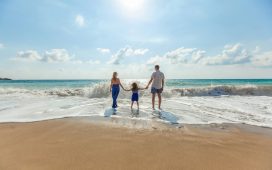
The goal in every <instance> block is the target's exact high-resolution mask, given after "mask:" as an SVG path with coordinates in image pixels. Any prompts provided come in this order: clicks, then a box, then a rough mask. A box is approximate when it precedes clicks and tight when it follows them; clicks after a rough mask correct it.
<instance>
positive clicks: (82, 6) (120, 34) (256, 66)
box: [0, 0, 272, 79]
mask: <svg viewBox="0 0 272 170" xmlns="http://www.w3.org/2000/svg"><path fill="white" fill-rule="evenodd" d="M271 17H272V1H271V0H222V1H217V0H190V1H185V0H82V1H76V0H69V1H64V0H40V1H35V0H25V1H21V0H0V61H1V63H0V77H1V76H2V77H11V78H14V79H83V78H107V77H110V76H111V73H112V71H118V72H119V75H120V77H122V78H148V77H149V76H150V74H151V71H152V69H153V65H154V64H160V65H161V69H162V70H163V71H164V72H165V74H166V76H167V77H168V78H271V72H272V45H271V44H272V31H271V30H272V20H271Z"/></svg>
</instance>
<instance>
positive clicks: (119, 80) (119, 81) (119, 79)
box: [118, 79, 125, 90]
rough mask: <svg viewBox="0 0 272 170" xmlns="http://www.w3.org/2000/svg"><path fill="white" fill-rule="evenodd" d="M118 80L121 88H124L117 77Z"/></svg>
mask: <svg viewBox="0 0 272 170" xmlns="http://www.w3.org/2000/svg"><path fill="white" fill-rule="evenodd" d="M118 81H119V84H120V86H121V87H122V89H123V90H125V88H124V87H123V85H122V83H121V81H120V79H118Z"/></svg>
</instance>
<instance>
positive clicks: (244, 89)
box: [0, 82, 272, 98]
mask: <svg viewBox="0 0 272 170" xmlns="http://www.w3.org/2000/svg"><path fill="white" fill-rule="evenodd" d="M139 84H140V86H141V87H144V86H143V85H141V82H139ZM124 86H125V87H129V83H126V84H124ZM13 93H22V94H33V95H55V96H60V97H66V96H82V97H88V98H107V97H110V96H111V95H110V90H109V83H106V82H103V83H98V84H95V85H92V86H90V87H83V88H48V89H27V88H14V87H1V88H0V94H13ZM140 94H141V96H148V95H150V89H148V90H144V91H140ZM130 95H131V93H130V92H125V91H123V90H121V92H120V95H119V97H120V98H129V97H130ZM221 95H239V96H272V86H254V85H221V86H220V85H219V86H208V87H190V88H189V87H188V88H171V87H166V88H165V89H164V92H163V96H164V97H166V98H170V97H177V96H221Z"/></svg>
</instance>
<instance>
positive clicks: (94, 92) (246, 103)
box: [0, 87, 272, 127]
mask: <svg viewBox="0 0 272 170" xmlns="http://www.w3.org/2000/svg"><path fill="white" fill-rule="evenodd" d="M85 90H86V89H85ZM69 93H70V92H67V94H69ZM86 94H87V95H86ZM130 95H131V93H129V92H122V94H121V98H120V99H119V108H118V111H117V116H115V117H114V118H115V119H118V120H119V123H120V122H121V124H124V122H127V121H122V119H123V120H125V119H126V120H127V119H132V120H135V119H136V120H141V121H144V122H154V121H155V122H156V121H158V122H165V123H170V124H171V123H180V124H209V123H224V122H226V123H246V124H250V125H256V126H266V127H272V97H271V96H250V95H249V96H239V95H229V96H224V95H223V96H205V95H204V96H195V97H190V96H180V95H172V96H171V97H167V98H166V97H164V98H163V110H164V112H162V114H161V115H158V116H157V117H156V116H155V117H154V115H153V114H152V110H151V98H150V94H149V93H148V92H146V93H143V94H142V95H141V97H140V112H139V114H138V115H137V114H134V113H132V112H131V111H130ZM60 96H66V97H60ZM86 96H87V97H86ZM97 96H99V97H97ZM101 96H102V97H101ZM108 96H109V92H107V91H106V90H104V89H103V88H102V89H101V90H100V87H99V88H98V89H96V87H94V88H93V89H91V90H90V92H89V93H88V91H87V92H86V91H85V93H82V94H81V93H80V95H70V94H69V95H52V94H48V93H46V92H45V93H44V92H40V91H37V92H33V91H31V90H29V91H25V90H22V91H20V92H18V91H16V92H14V91H13V92H10V93H4V94H3V93H2V94H1V95H0V122H31V121H39V120H47V119H55V118H62V117H77V116H104V113H105V110H107V109H109V108H110V106H111V98H110V97H108ZM109 119H110V118H109Z"/></svg>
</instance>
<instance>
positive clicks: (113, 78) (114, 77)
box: [112, 72, 117, 81]
mask: <svg viewBox="0 0 272 170" xmlns="http://www.w3.org/2000/svg"><path fill="white" fill-rule="evenodd" d="M112 80H114V81H116V80H117V72H113V73H112Z"/></svg>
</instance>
